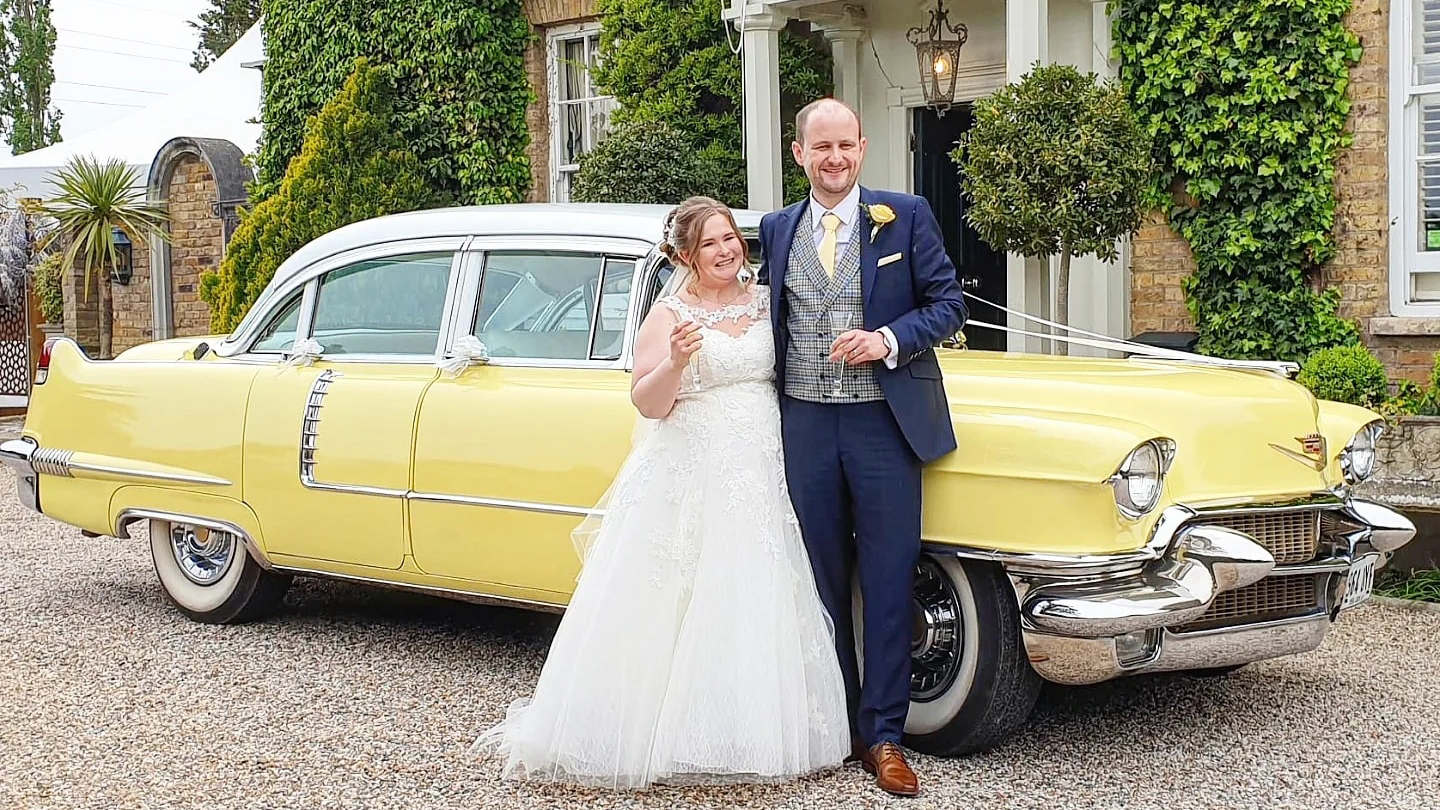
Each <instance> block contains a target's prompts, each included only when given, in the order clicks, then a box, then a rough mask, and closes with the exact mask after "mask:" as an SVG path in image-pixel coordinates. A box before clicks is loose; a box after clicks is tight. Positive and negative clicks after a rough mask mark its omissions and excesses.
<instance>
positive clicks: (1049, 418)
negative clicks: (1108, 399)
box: [922, 407, 1160, 555]
mask: <svg viewBox="0 0 1440 810" xmlns="http://www.w3.org/2000/svg"><path fill="white" fill-rule="evenodd" d="M952 414H953V420H954V424H955V432H956V438H957V442H958V444H959V448H958V449H957V450H956V452H954V453H951V454H949V455H946V456H944V457H943V458H940V459H937V460H936V461H935V462H934V463H932V464H930V465H929V466H928V467H927V468H926V471H925V477H924V514H923V519H922V535H923V537H924V538H925V540H926V542H928V543H932V544H940V545H955V546H964V547H967V548H972V549H982V550H987V551H1014V552H1036V553H1054V554H1077V555H1093V554H1109V553H1114V552H1120V551H1131V550H1134V549H1137V548H1140V547H1141V546H1143V545H1144V544H1145V542H1146V541H1147V539H1148V538H1149V534H1150V529H1151V527H1152V526H1153V524H1154V521H1155V517H1156V516H1155V514H1154V513H1152V514H1151V515H1148V516H1145V517H1143V518H1140V519H1138V520H1131V519H1127V518H1125V517H1124V516H1123V515H1121V514H1120V512H1119V510H1118V509H1117V508H1116V506H1115V497H1114V495H1113V493H1112V491H1111V489H1110V486H1109V485H1108V483H1107V482H1106V479H1108V478H1109V477H1110V476H1111V475H1112V474H1113V473H1114V472H1115V470H1116V468H1117V467H1119V465H1120V463H1121V462H1122V461H1123V460H1124V459H1125V457H1126V455H1128V454H1129V453H1130V451H1131V450H1133V449H1135V447H1136V446H1138V445H1139V444H1141V443H1142V442H1144V441H1147V440H1149V439H1153V438H1159V437H1160V435H1159V434H1158V433H1156V432H1155V431H1154V430H1153V429H1152V428H1150V427H1148V426H1146V425H1143V424H1140V423H1137V422H1134V421H1130V420H1126V419H1120V418H1116V417H1110V416H1104V415H1100V414H1091V413H1068V412H1066V413H1062V412H1057V411H1050V410H1041V409H1035V408H1004V407H999V408H996V407H989V408H986V409H984V410H980V409H975V410H970V409H965V408H959V407H956V408H952Z"/></svg>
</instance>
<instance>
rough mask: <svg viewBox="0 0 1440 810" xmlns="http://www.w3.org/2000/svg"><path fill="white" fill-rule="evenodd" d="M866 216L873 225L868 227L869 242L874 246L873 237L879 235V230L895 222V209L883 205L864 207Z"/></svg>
mask: <svg viewBox="0 0 1440 810" xmlns="http://www.w3.org/2000/svg"><path fill="white" fill-rule="evenodd" d="M865 214H866V216H868V217H870V222H871V223H873V224H872V225H871V227H870V242H871V244H874V242H875V235H876V234H878V233H880V228H881V227H882V226H884V225H888V224H890V223H891V222H894V221H895V209H893V208H891V207H890V206H888V205H885V204H883V203H881V204H878V205H870V206H866V207H865Z"/></svg>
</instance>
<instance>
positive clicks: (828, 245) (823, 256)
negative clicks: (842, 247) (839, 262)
mask: <svg viewBox="0 0 1440 810" xmlns="http://www.w3.org/2000/svg"><path fill="white" fill-rule="evenodd" d="M820 225H821V226H823V227H824V228H825V235H824V236H822V237H820V266H821V267H823V268H825V275H827V276H829V277H830V278H835V230H836V229H837V228H839V227H840V217H837V216H835V214H834V212H831V211H826V212H825V216H823V217H820Z"/></svg>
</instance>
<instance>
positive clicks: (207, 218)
mask: <svg viewBox="0 0 1440 810" xmlns="http://www.w3.org/2000/svg"><path fill="white" fill-rule="evenodd" d="M244 160H245V155H244V153H243V152H241V151H240V148H239V147H237V146H236V145H235V144H233V143H231V142H229V141H226V140H220V139H216V138H188V137H186V138H173V139H171V140H170V141H169V142H167V143H166V144H165V145H164V146H162V147H160V151H158V152H156V153H155V159H154V160H153V161H151V163H150V178H149V190H148V196H149V198H150V199H151V200H159V201H162V202H164V203H166V207H167V209H168V210H169V212H170V238H171V241H170V244H168V245H167V244H165V243H163V242H161V241H160V240H158V239H154V240H151V244H150V245H149V246H148V250H147V251H146V252H147V253H148V262H146V263H142V262H144V261H145V260H144V259H142V257H141V255H140V254H141V251H140V246H139V245H137V246H136V250H135V265H136V267H135V269H136V274H135V276H136V278H135V282H134V283H132V285H131V286H132V288H133V289H134V291H135V293H137V296H136V298H137V299H138V298H139V297H140V296H139V295H138V293H140V292H141V291H142V290H143V292H144V293H145V296H144V297H145V298H147V299H148V301H147V303H148V304H149V308H150V318H149V319H148V320H149V321H150V323H151V324H152V327H151V329H150V330H147V331H150V332H151V334H150V335H148V336H145V338H144V339H153V340H159V339H162V338H167V337H174V336H184V335H200V334H207V333H208V332H209V331H210V309H209V307H208V306H207V305H206V304H205V303H204V302H203V301H201V300H200V276H201V274H202V273H205V272H206V271H211V270H214V269H215V268H217V267H218V266H219V265H220V260H221V259H222V258H223V257H224V255H225V248H226V246H227V245H228V244H229V242H230V235H231V234H232V233H233V232H234V230H235V225H236V223H237V221H238V219H237V215H236V209H237V207H238V206H239V205H241V204H242V203H243V202H245V186H246V185H247V184H248V183H249V182H250V181H251V180H252V179H253V177H254V175H253V174H252V173H251V171H250V169H249V168H248V167H246V166H245V163H244ZM147 267H148V271H149V272H148V274H147V275H148V281H149V283H148V284H146V283H143V282H142V281H141V280H140V272H141V270H142V269H144V268H147ZM136 303H137V304H138V303H139V302H138V301H137V302H136ZM116 307H117V310H116V320H117V324H116V342H117V344H118V343H119V340H120V323H118V321H120V320H121V319H120V317H119V300H118V296H117V301H116ZM137 314H138V313H137ZM135 342H140V341H135Z"/></svg>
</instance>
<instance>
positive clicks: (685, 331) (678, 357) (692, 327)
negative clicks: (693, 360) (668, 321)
mask: <svg viewBox="0 0 1440 810" xmlns="http://www.w3.org/2000/svg"><path fill="white" fill-rule="evenodd" d="M700 338H701V335H700V324H698V323H695V322H694V321H681V322H680V323H677V324H675V327H674V328H673V329H671V330H670V363H671V365H673V366H674V367H675V368H684V367H685V365H686V364H687V363H689V362H690V355H692V354H694V353H695V352H696V351H698V350H699V349H700Z"/></svg>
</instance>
